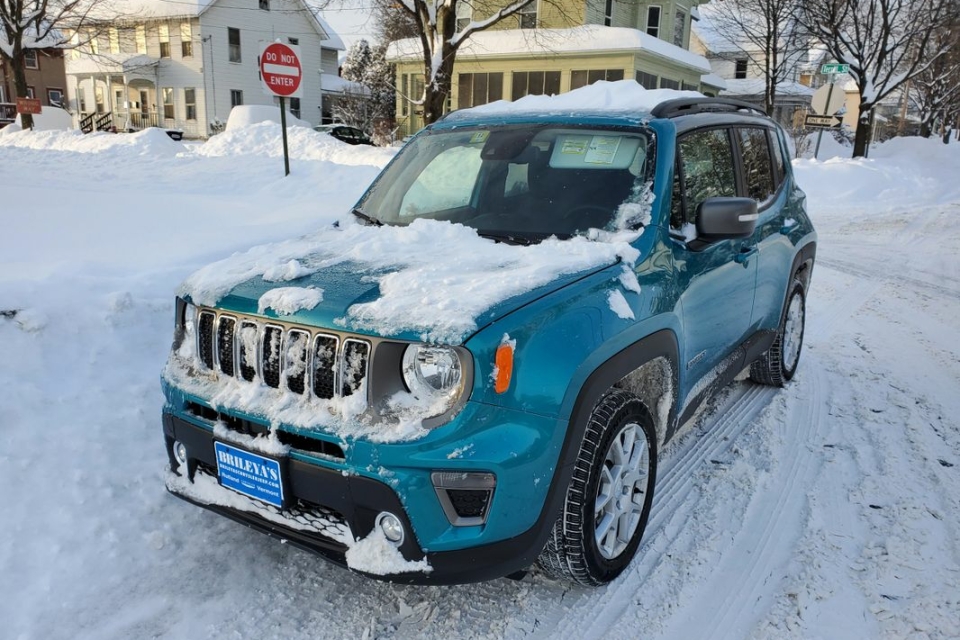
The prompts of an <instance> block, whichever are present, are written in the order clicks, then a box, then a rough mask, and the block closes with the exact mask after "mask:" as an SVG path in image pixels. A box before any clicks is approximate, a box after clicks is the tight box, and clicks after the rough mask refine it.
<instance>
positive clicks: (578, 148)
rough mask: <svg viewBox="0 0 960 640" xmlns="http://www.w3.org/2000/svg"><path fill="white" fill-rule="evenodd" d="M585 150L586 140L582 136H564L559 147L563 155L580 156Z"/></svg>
mask: <svg viewBox="0 0 960 640" xmlns="http://www.w3.org/2000/svg"><path fill="white" fill-rule="evenodd" d="M586 152H587V141H586V140H585V139H584V138H566V139H565V140H564V141H563V145H562V146H561V147H560V153H561V154H564V155H573V156H582V155H583V154H584V153H586Z"/></svg>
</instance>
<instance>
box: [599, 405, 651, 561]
mask: <svg viewBox="0 0 960 640" xmlns="http://www.w3.org/2000/svg"><path fill="white" fill-rule="evenodd" d="M649 465H650V451H649V448H648V446H647V439H646V435H645V434H644V433H643V431H642V428H641V427H640V426H639V425H638V424H637V423H635V422H631V423H628V424H626V425H624V426H623V427H621V429H620V431H619V432H618V433H617V434H616V436H615V437H614V438H612V439H611V440H610V445H609V447H608V448H607V453H606V456H605V458H604V464H603V467H601V469H600V477H599V479H598V481H597V495H596V499H595V501H594V540H595V541H596V543H597V550H598V551H599V552H600V554H601V555H602V556H603V557H604V558H607V559H608V560H612V559H614V558H617V557H618V556H620V555H621V554H622V553H623V552H624V551H625V550H626V548H627V547H628V546H629V545H630V541H631V540H632V539H633V537H634V536H635V535H636V533H637V529H638V528H639V526H640V517H641V515H642V513H643V505H644V501H645V497H644V492H645V491H646V488H647V487H646V482H647V477H648V473H649Z"/></svg>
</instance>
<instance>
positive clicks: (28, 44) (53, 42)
mask: <svg viewBox="0 0 960 640" xmlns="http://www.w3.org/2000/svg"><path fill="white" fill-rule="evenodd" d="M36 35H37V34H36V33H33V34H31V33H30V30H29V29H28V30H27V32H26V33H25V34H24V36H23V43H22V44H23V46H24V47H25V48H27V49H46V48H48V47H51V48H61V47H63V46H64V38H63V36H62V35H61V33H60V32H59V31H57V30H56V29H52V30H51V31H50V33H48V34H47V35H46V36H45V37H43V38H38V37H36ZM0 51H3V53H4V54H5V55H6V56H7V57H11V58H12V57H13V46H12V45H11V44H10V43H9V42H7V36H6V34H5V33H4V31H3V29H0Z"/></svg>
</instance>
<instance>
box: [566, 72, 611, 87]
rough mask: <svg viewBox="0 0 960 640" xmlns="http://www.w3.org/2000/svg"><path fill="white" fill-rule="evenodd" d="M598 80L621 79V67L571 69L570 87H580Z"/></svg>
mask: <svg viewBox="0 0 960 640" xmlns="http://www.w3.org/2000/svg"><path fill="white" fill-rule="evenodd" d="M600 80H607V81H608V82H614V81H615V80H623V69H590V70H588V71H571V72H570V89H571V90H573V89H579V88H580V87H585V86H587V85H588V84H593V83H594V82H599V81H600Z"/></svg>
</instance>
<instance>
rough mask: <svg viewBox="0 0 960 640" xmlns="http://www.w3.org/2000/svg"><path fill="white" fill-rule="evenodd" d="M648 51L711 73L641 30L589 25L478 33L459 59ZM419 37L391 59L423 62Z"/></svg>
mask: <svg viewBox="0 0 960 640" xmlns="http://www.w3.org/2000/svg"><path fill="white" fill-rule="evenodd" d="M637 50H640V51H645V52H647V53H649V54H652V55H654V56H657V57H659V58H663V59H666V60H668V61H671V62H673V63H675V64H679V65H682V66H685V67H690V68H692V69H696V70H698V71H701V72H705V73H708V72H709V71H710V64H709V63H708V62H707V60H706V58H704V57H703V56H699V55H697V54H695V53H692V52H690V51H687V50H686V49H682V48H680V47H678V46H676V45H673V44H670V43H669V42H665V41H663V40H660V39H658V38H654V37H653V36H650V35H647V34H646V33H643V32H641V31H638V30H637V29H627V28H622V27H604V26H601V25H596V24H588V25H583V26H579V27H573V28H571V29H507V30H491V31H481V32H479V33H474V34H473V35H471V36H470V38H469V39H468V40H467V41H466V42H465V43H464V44H463V45H462V46H461V47H460V50H459V52H458V54H457V55H458V56H459V57H461V58H463V57H474V58H484V57H492V56H507V55H536V54H543V55H557V54H576V53H587V52H589V53H597V52H603V51H637ZM422 51H423V49H422V48H421V44H420V40H419V39H418V38H407V39H405V40H397V41H396V42H391V43H390V45H389V46H388V47H387V59H388V60H389V61H391V62H397V61H400V60H420V56H421V55H422Z"/></svg>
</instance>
